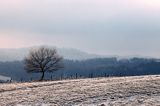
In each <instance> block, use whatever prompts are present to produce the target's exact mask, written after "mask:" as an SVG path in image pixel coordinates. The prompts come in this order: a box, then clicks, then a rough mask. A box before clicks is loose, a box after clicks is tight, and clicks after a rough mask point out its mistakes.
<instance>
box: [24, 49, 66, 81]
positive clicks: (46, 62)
mask: <svg viewBox="0 0 160 106" xmlns="http://www.w3.org/2000/svg"><path fill="white" fill-rule="evenodd" d="M24 62H25V70H26V71H27V72H28V73H42V76H41V79H40V81H42V80H43V79H44V76H45V72H54V71H57V70H59V69H61V68H63V57H61V56H60V55H59V54H58V53H57V50H56V49H55V48H49V47H40V48H38V49H32V50H31V51H30V52H29V54H28V56H27V57H25V59H24Z"/></svg>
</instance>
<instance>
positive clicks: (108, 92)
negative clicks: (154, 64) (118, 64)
mask: <svg viewBox="0 0 160 106" xmlns="http://www.w3.org/2000/svg"><path fill="white" fill-rule="evenodd" d="M5 105H7V106H14V105H24V106H28V105H30V106H41V105H44V106H53V105H55V106H56V105H57V106H72V105H73V106H94V105H95V106H103V105H105V106H121V105H122V106H139V105H142V106H156V105H160V76H140V77H121V78H95V79H78V80H64V81H50V82H33V83H13V84H1V85H0V106H5Z"/></svg>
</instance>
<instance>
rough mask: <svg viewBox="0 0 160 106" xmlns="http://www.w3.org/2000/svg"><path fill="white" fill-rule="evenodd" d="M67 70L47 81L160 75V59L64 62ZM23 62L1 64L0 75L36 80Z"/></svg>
mask: <svg viewBox="0 0 160 106" xmlns="http://www.w3.org/2000/svg"><path fill="white" fill-rule="evenodd" d="M64 66H65V68H64V69H63V70H59V71H56V72H54V73H48V74H46V75H45V78H46V79H53V80H54V79H65V78H88V77H90V78H93V77H111V76H137V75H154V74H160V61H159V60H158V59H145V58H132V59H120V60H119V59H117V58H97V59H89V60H83V61H75V60H64ZM23 67H24V64H23V61H14V62H0V75H5V76H9V77H11V78H12V79H13V80H17V81H29V80H36V79H38V78H39V77H40V74H37V73H36V74H28V73H26V71H25V70H24V68H23Z"/></svg>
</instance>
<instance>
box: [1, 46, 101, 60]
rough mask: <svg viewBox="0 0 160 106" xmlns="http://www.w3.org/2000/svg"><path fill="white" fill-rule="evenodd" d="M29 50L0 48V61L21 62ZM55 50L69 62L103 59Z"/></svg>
mask: <svg viewBox="0 0 160 106" xmlns="http://www.w3.org/2000/svg"><path fill="white" fill-rule="evenodd" d="M30 49H31V48H18V49H17V48H12V49H6V48H0V61H2V62H5V61H21V60H23V59H24V57H25V56H26V55H27V54H28V52H29V51H30ZM57 50H58V53H59V54H60V55H62V56H63V57H64V58H65V59H69V60H86V59H92V58H100V57H103V56H100V55H96V54H89V53H86V52H83V51H80V50H78V49H73V48H57Z"/></svg>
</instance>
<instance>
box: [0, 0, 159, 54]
mask: <svg viewBox="0 0 160 106" xmlns="http://www.w3.org/2000/svg"><path fill="white" fill-rule="evenodd" d="M35 45H53V46H57V47H67V48H68V47H69V48H77V49H80V50H84V51H87V52H90V53H97V54H106V55H123V56H124V55H143V56H152V57H160V0H1V1H0V48H19V47H28V46H35Z"/></svg>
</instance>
